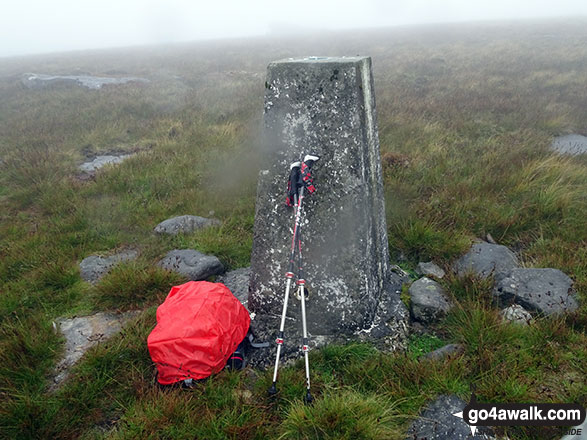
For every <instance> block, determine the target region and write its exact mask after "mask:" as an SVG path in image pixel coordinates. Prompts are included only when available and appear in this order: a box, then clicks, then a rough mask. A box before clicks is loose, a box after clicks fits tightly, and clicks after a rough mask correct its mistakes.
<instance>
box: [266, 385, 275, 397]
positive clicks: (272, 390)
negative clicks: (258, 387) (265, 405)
mask: <svg viewBox="0 0 587 440" xmlns="http://www.w3.org/2000/svg"><path fill="white" fill-rule="evenodd" d="M267 394H269V395H270V396H275V395H276V394H277V388H276V387H275V382H273V384H272V385H271V388H269V389H268V390H267Z"/></svg>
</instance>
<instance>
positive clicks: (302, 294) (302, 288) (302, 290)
mask: <svg viewBox="0 0 587 440" xmlns="http://www.w3.org/2000/svg"><path fill="white" fill-rule="evenodd" d="M303 198H304V187H303V186H302V187H301V188H300V207H299V208H298V210H300V209H301V206H302V203H301V202H302V199H303ZM297 284H298V299H299V300H300V301H301V302H302V351H303V352H304V363H305V364H306V397H304V401H305V402H306V404H310V403H312V400H314V399H313V398H312V394H310V360H309V358H308V351H309V349H310V348H309V346H308V328H307V325H306V280H305V279H304V269H303V260H302V228H301V225H300V227H299V229H298V282H297Z"/></svg>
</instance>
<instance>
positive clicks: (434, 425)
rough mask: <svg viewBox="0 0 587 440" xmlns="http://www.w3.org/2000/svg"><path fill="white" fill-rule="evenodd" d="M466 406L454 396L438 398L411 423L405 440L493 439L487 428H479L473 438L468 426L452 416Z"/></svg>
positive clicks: (460, 419)
mask: <svg viewBox="0 0 587 440" xmlns="http://www.w3.org/2000/svg"><path fill="white" fill-rule="evenodd" d="M466 405H467V403H466V402H465V401H464V400H462V399H460V398H459V397H458V396H456V395H454V394H451V395H443V396H440V397H438V398H437V399H436V400H435V401H434V402H432V403H430V404H429V405H428V406H427V407H426V408H424V409H423V411H422V412H421V414H420V417H419V418H418V419H416V420H415V421H414V422H413V423H412V425H411V426H410V429H409V430H408V435H407V437H406V440H462V439H479V438H481V439H494V438H495V437H494V435H493V430H492V429H491V428H489V427H479V429H478V430H477V435H476V436H473V435H472V434H471V428H470V427H469V425H467V424H466V423H465V421H464V420H463V419H462V418H459V417H456V416H454V415H453V414H455V413H459V412H461V411H463V409H464V408H465V406H466Z"/></svg>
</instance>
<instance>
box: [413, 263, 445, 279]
mask: <svg viewBox="0 0 587 440" xmlns="http://www.w3.org/2000/svg"><path fill="white" fill-rule="evenodd" d="M416 273H417V274H418V275H424V276H427V277H434V278H438V279H441V278H443V277H444V275H446V273H445V272H444V270H443V269H442V268H441V267H440V266H438V265H436V264H434V263H433V262H432V261H430V262H428V263H418V267H416Z"/></svg>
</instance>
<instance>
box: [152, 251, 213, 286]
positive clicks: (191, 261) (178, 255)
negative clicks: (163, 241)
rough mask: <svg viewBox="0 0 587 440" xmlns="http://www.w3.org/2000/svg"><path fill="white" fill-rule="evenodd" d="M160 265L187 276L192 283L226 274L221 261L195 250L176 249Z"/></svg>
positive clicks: (168, 253)
mask: <svg viewBox="0 0 587 440" xmlns="http://www.w3.org/2000/svg"><path fill="white" fill-rule="evenodd" d="M158 265H159V266H160V267H162V268H163V269H167V270H171V271H174V272H177V273H179V274H180V275H183V276H185V277H186V278H188V279H189V280H191V281H200V280H205V279H206V278H208V277H211V276H213V275H219V274H221V273H223V272H224V266H223V265H222V263H221V262H220V260H219V259H218V258H216V257H214V256H212V255H205V254H202V253H201V252H198V251H196V250H193V249H175V250H172V251H169V252H167V254H166V255H165V257H164V258H163V259H162V260H161V261H159V263H158Z"/></svg>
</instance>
